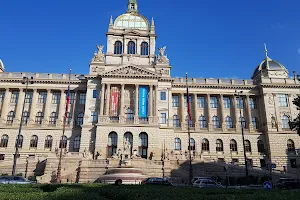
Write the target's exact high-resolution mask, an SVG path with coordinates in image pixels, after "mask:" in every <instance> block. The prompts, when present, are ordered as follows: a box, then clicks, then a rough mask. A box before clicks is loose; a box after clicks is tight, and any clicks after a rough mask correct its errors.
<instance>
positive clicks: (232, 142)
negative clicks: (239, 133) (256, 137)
mask: <svg viewBox="0 0 300 200" xmlns="http://www.w3.org/2000/svg"><path fill="white" fill-rule="evenodd" d="M230 151H233V152H237V143H236V141H235V140H234V139H232V140H230Z"/></svg>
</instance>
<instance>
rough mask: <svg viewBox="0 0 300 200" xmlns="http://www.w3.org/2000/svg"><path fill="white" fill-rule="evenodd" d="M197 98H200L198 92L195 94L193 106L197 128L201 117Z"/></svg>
mask: <svg viewBox="0 0 300 200" xmlns="http://www.w3.org/2000/svg"><path fill="white" fill-rule="evenodd" d="M197 100H198V97H197V94H194V100H193V104H194V105H193V107H194V109H193V110H194V111H195V112H194V124H195V129H199V128H200V126H199V123H198V119H199V113H198V105H197Z"/></svg>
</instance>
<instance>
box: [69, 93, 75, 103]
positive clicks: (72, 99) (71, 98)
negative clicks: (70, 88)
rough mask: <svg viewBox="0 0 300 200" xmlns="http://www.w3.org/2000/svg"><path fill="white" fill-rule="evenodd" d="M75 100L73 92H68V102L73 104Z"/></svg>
mask: <svg viewBox="0 0 300 200" xmlns="http://www.w3.org/2000/svg"><path fill="white" fill-rule="evenodd" d="M74 101H75V93H73V92H70V104H74Z"/></svg>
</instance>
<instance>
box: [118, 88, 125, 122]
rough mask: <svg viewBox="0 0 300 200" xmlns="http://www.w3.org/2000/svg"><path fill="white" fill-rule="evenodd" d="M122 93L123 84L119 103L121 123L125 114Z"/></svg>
mask: <svg viewBox="0 0 300 200" xmlns="http://www.w3.org/2000/svg"><path fill="white" fill-rule="evenodd" d="M124 91H125V84H121V101H120V117H119V121H120V122H123V121H124V117H125V113H124Z"/></svg>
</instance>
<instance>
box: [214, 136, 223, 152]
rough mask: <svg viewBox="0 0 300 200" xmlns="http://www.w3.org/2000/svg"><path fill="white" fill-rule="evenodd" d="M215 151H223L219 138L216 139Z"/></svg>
mask: <svg viewBox="0 0 300 200" xmlns="http://www.w3.org/2000/svg"><path fill="white" fill-rule="evenodd" d="M216 151H223V141H222V140H220V139H217V141H216Z"/></svg>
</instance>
